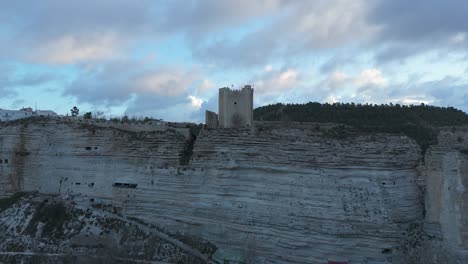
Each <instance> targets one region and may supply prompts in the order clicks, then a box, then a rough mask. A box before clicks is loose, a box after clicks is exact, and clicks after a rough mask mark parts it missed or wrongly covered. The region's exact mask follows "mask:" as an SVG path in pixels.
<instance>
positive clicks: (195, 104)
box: [188, 95, 203, 110]
mask: <svg viewBox="0 0 468 264" xmlns="http://www.w3.org/2000/svg"><path fill="white" fill-rule="evenodd" d="M188 99H189V100H190V105H191V106H192V107H193V108H195V109H196V110H198V109H200V108H201V106H202V104H203V100H202V99H200V98H197V97H195V96H193V95H189V96H188Z"/></svg>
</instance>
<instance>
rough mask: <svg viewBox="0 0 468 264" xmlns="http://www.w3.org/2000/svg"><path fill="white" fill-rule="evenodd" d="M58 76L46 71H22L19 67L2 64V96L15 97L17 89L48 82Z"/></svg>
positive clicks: (0, 88)
mask: <svg viewBox="0 0 468 264" xmlns="http://www.w3.org/2000/svg"><path fill="white" fill-rule="evenodd" d="M57 78H58V75H56V74H51V73H44V72H26V73H24V72H21V71H19V69H18V68H17V67H13V66H9V65H2V66H0V93H1V95H2V97H14V96H15V95H16V94H17V90H18V89H21V88H24V87H26V86H28V87H33V86H39V85H43V84H46V83H48V82H51V81H53V80H55V79H57Z"/></svg>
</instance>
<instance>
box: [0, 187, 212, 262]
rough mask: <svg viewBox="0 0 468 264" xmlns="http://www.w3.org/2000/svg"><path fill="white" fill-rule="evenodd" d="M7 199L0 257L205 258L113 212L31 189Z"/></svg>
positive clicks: (0, 222)
mask: <svg viewBox="0 0 468 264" xmlns="http://www.w3.org/2000/svg"><path fill="white" fill-rule="evenodd" d="M8 201H9V202H10V203H11V205H10V206H9V208H6V209H5V210H2V209H1V208H0V231H1V232H0V262H1V263H109V264H110V263H148V262H150V263H186V264H194V263H199V264H201V263H206V261H203V260H202V259H201V258H198V257H197V256H196V255H194V254H193V253H194V252H193V250H185V249H184V248H185V247H187V245H184V244H183V243H182V244H181V243H180V242H179V241H177V240H174V239H171V238H169V239H168V238H167V236H166V235H165V234H162V233H161V232H160V231H158V230H157V229H154V228H149V227H148V226H145V225H142V224H139V223H137V222H134V221H131V220H128V219H124V218H122V217H119V216H116V215H114V214H112V213H108V212H105V211H101V210H95V209H94V208H87V209H86V208H79V207H77V206H73V205H72V203H73V202H72V201H63V200H62V199H60V198H57V197H52V196H47V195H38V194H34V193H31V194H26V195H23V197H19V195H15V196H14V197H12V198H9V199H8ZM3 202H5V200H3ZM174 242H175V243H174ZM181 246H182V247H181ZM189 247H190V246H189ZM197 253H199V252H197ZM198 255H199V254H198ZM153 261H154V262H153Z"/></svg>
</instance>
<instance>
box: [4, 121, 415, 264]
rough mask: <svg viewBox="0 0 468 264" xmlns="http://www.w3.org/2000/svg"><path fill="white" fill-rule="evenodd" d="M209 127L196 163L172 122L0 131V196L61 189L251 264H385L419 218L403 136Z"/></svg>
mask: <svg viewBox="0 0 468 264" xmlns="http://www.w3.org/2000/svg"><path fill="white" fill-rule="evenodd" d="M256 127H257V129H256V130H250V129H247V130H242V129H239V130H235V129H234V130H227V129H223V130H204V131H202V132H201V134H200V135H199V136H198V139H197V141H196V142H195V148H194V152H193V156H192V161H191V164H190V165H189V166H179V158H180V156H179V155H180V153H182V151H183V149H184V146H185V145H184V144H185V143H186V141H185V138H184V137H183V136H181V135H180V134H179V133H177V132H176V131H174V130H167V131H164V132H145V133H134V132H129V131H123V130H119V129H114V128H99V127H95V126H92V125H80V124H77V123H66V122H65V123H63V122H59V121H56V120H55V121H48V122H39V123H19V124H15V125H9V126H6V127H2V128H1V129H0V151H1V152H0V158H3V159H4V158H8V159H9V160H10V161H11V162H9V163H8V164H2V167H1V168H0V173H1V174H0V181H1V183H2V185H1V187H0V188H3V189H2V192H1V193H2V194H7V193H11V192H12V191H14V190H27V191H31V190H39V191H41V192H46V193H60V194H62V195H63V196H64V197H68V198H72V199H74V200H75V201H77V202H79V203H86V204H91V203H104V204H112V205H114V206H116V207H118V208H119V210H120V211H121V213H122V214H124V215H126V216H133V217H137V218H140V219H142V220H144V221H147V222H151V223H154V224H156V225H158V226H161V227H163V228H166V229H167V230H170V231H179V232H183V233H186V234H192V235H196V236H199V237H203V238H206V239H209V240H210V241H212V242H214V243H216V244H217V245H218V246H220V247H233V248H238V249H241V250H245V252H246V253H247V255H248V256H249V258H250V261H251V263H324V262H326V260H327V259H345V260H349V261H350V262H351V263H371V262H372V261H388V262H391V261H392V259H394V255H395V254H397V253H398V249H397V248H398V246H399V245H400V243H401V240H403V239H404V238H405V230H406V229H407V228H408V225H409V224H410V223H412V222H414V221H418V220H421V219H422V206H421V196H420V192H419V189H418V188H417V185H416V178H417V172H416V170H415V166H416V165H417V164H418V160H419V152H420V150H419V147H418V146H417V145H416V144H415V143H414V141H412V140H410V139H408V138H407V137H404V136H398V135H388V134H350V135H348V137H347V138H335V137H334V136H333V135H334V134H333V133H329V131H325V130H324V127H325V126H322V128H321V129H320V128H319V127H318V126H317V125H301V124H289V127H287V128H285V127H281V124H272V123H265V124H260V123H259V124H257V125H256Z"/></svg>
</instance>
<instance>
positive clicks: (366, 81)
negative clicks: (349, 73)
mask: <svg viewBox="0 0 468 264" xmlns="http://www.w3.org/2000/svg"><path fill="white" fill-rule="evenodd" d="M353 82H354V84H355V85H356V86H377V87H381V86H384V85H385V84H386V83H387V80H386V79H385V78H384V76H383V74H382V72H381V71H380V70H378V69H366V70H363V71H362V72H361V73H360V74H359V75H358V76H356V77H355V78H354V81H353Z"/></svg>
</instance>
